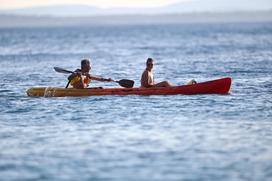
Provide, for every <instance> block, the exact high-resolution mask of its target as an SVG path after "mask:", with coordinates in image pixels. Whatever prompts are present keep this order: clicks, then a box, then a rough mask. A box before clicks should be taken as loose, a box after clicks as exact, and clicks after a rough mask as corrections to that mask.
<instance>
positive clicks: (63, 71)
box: [54, 67, 74, 74]
mask: <svg viewBox="0 0 272 181" xmlns="http://www.w3.org/2000/svg"><path fill="white" fill-rule="evenodd" d="M54 69H55V71H56V72H59V73H64V74H72V73H74V72H72V71H69V70H65V69H63V68H59V67H54Z"/></svg>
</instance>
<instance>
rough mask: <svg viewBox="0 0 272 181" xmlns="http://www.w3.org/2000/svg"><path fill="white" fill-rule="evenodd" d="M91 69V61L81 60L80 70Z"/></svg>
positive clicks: (86, 70)
mask: <svg viewBox="0 0 272 181" xmlns="http://www.w3.org/2000/svg"><path fill="white" fill-rule="evenodd" d="M90 70H91V63H90V60H88V59H83V60H81V71H82V72H89V71H90Z"/></svg>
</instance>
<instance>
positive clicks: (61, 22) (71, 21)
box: [0, 11, 272, 28]
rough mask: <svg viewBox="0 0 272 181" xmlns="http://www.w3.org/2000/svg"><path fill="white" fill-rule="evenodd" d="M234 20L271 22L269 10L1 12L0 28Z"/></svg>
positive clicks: (222, 21) (226, 21) (271, 13)
mask: <svg viewBox="0 0 272 181" xmlns="http://www.w3.org/2000/svg"><path fill="white" fill-rule="evenodd" d="M235 22H272V11H260V12H258V11H256V12H231V13H184V14H158V15H144V14H138V15H137V14H135V15H112V16H110V15H105V16H102V15H101V16H83V17H54V16H19V15H7V14H0V28H12V27H68V26H93V25H148V24H154V25H156V24H182V23H235Z"/></svg>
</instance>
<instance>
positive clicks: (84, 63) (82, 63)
mask: <svg viewBox="0 0 272 181" xmlns="http://www.w3.org/2000/svg"><path fill="white" fill-rule="evenodd" d="M87 64H90V60H88V59H83V60H81V68H83V67H84V66H85V65H87Z"/></svg>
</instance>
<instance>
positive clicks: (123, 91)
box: [27, 77, 231, 97]
mask: <svg viewBox="0 0 272 181" xmlns="http://www.w3.org/2000/svg"><path fill="white" fill-rule="evenodd" d="M230 87H231V78H229V77H227V78H222V79H217V80H212V81H207V82H202V83H197V84H193V85H181V86H175V87H152V88H87V89H74V88H67V89H66V88H59V87H34V88H30V89H28V90H27V95H28V96H31V97H66V96H71V97H75V96H104V95H147V96H148V95H177V94H183V95H195V94H228V93H229V91H230Z"/></svg>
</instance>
